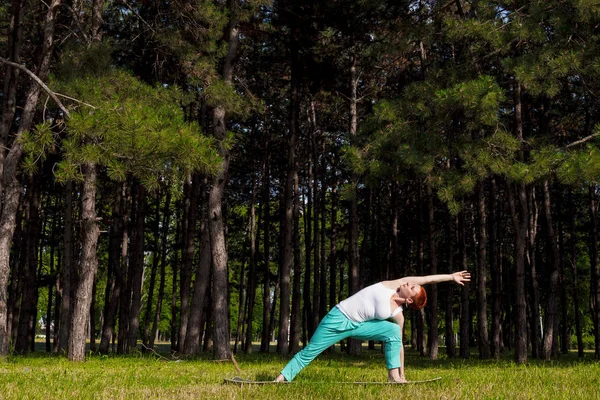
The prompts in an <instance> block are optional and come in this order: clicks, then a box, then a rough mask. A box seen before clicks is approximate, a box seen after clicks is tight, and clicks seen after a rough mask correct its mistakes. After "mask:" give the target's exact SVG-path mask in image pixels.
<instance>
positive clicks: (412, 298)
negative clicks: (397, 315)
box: [396, 282, 427, 310]
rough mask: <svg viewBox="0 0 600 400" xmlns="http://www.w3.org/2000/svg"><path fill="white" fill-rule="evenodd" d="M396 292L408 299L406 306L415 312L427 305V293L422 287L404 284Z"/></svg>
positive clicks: (408, 283)
mask: <svg viewBox="0 0 600 400" xmlns="http://www.w3.org/2000/svg"><path fill="white" fill-rule="evenodd" d="M396 291H397V292H398V296H400V297H401V298H404V299H406V305H407V306H409V307H410V308H412V309H413V310H420V309H421V308H423V307H425V304H427V292H426V291H425V289H424V288H423V286H421V285H417V284H415V283H410V282H404V283H402V284H401V285H400V287H398V289H397V290H396Z"/></svg>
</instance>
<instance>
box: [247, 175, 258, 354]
mask: <svg viewBox="0 0 600 400" xmlns="http://www.w3.org/2000/svg"><path fill="white" fill-rule="evenodd" d="M256 186H257V182H255V181H253V184H252V203H251V205H250V270H249V271H248V310H247V314H246V320H247V324H246V340H245V342H244V353H247V354H249V353H251V352H252V340H253V339H254V326H253V322H254V321H253V320H254V306H255V304H256V273H257V267H256V264H257V262H256V261H257V260H256V237H257V232H256V231H257V229H256V228H257V224H256V198H257V193H258V191H257V187H256Z"/></svg>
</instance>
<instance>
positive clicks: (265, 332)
mask: <svg viewBox="0 0 600 400" xmlns="http://www.w3.org/2000/svg"><path fill="white" fill-rule="evenodd" d="M268 161H269V142H268V141H267V143H265V156H264V174H263V184H262V199H263V206H262V208H263V216H262V221H263V228H262V233H263V315H262V336H261V338H260V351H261V353H268V352H269V343H270V340H271V338H270V332H269V316H270V312H271V240H270V235H271V223H270V219H271V195H270V190H271V177H270V173H271V172H270V168H269V162H268Z"/></svg>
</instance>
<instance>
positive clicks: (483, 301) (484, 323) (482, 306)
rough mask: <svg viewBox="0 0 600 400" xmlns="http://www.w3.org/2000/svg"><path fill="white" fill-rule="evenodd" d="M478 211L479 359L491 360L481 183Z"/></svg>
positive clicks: (485, 239)
mask: <svg viewBox="0 0 600 400" xmlns="http://www.w3.org/2000/svg"><path fill="white" fill-rule="evenodd" d="M477 209H478V214H479V229H478V233H479V235H478V236H479V237H478V243H477V246H478V253H479V266H478V271H477V331H478V334H479V335H478V340H477V344H478V345H479V358H482V359H488V358H490V342H489V336H488V317H487V294H486V288H487V244H488V243H487V236H488V235H487V229H488V227H487V210H486V207H485V189H484V186H483V183H479V187H478V189H477Z"/></svg>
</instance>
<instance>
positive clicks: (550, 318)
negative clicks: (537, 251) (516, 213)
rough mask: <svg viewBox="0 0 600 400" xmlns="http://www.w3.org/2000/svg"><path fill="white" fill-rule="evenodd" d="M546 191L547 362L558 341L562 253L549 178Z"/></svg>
mask: <svg viewBox="0 0 600 400" xmlns="http://www.w3.org/2000/svg"><path fill="white" fill-rule="evenodd" d="M543 191H544V214H545V216H546V232H547V235H548V244H549V245H550V256H551V257H550V258H551V270H550V282H549V283H550V285H549V288H548V289H549V291H548V294H547V303H546V313H545V316H546V324H545V327H544V347H543V355H544V358H545V359H546V360H550V359H551V358H552V357H553V356H554V354H553V351H552V349H553V347H554V346H553V344H554V342H555V341H556V335H558V331H557V330H556V328H557V326H558V279H559V269H560V265H559V264H560V251H559V248H558V240H557V237H556V234H555V233H554V225H553V222H552V205H551V200H550V188H549V183H548V178H546V179H544V182H543Z"/></svg>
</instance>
